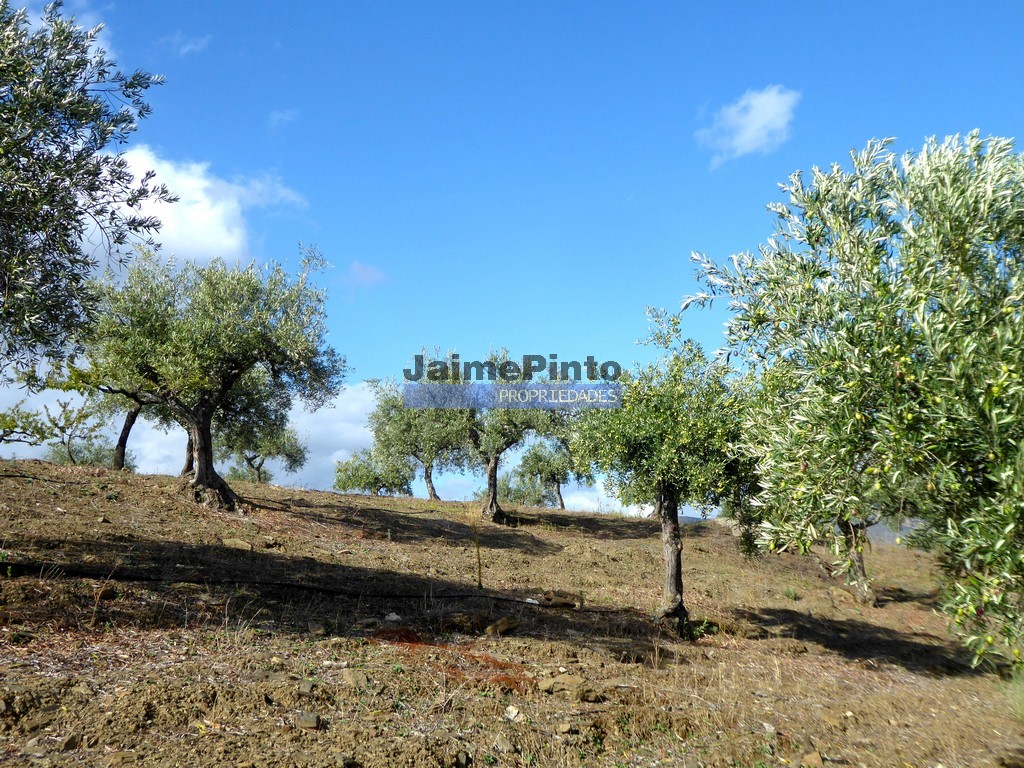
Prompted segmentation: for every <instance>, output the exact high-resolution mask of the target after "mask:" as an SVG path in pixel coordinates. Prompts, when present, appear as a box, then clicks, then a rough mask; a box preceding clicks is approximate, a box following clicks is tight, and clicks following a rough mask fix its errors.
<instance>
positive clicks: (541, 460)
mask: <svg viewBox="0 0 1024 768" xmlns="http://www.w3.org/2000/svg"><path fill="white" fill-rule="evenodd" d="M516 471H517V474H519V475H521V476H522V477H523V478H524V479H525V480H528V481H536V483H537V484H538V485H539V486H540V487H542V488H546V489H548V490H549V491H550V492H553V493H554V501H555V503H557V505H558V508H559V509H565V501H564V500H563V499H562V486H563V485H565V484H566V483H568V482H569V481H570V480H573V479H575V480H576V481H577V482H591V483H592V482H593V477H592V476H591V475H589V474H588V473H587V472H586V471H585V470H582V471H579V470H576V469H575V468H574V466H573V457H572V456H571V455H570V453H569V447H568V445H567V443H563V442H561V441H559V440H558V439H553V440H548V441H539V442H535V443H533V444H532V445H531V446H530V447H529V448H527V449H526V452H525V453H524V454H523V457H522V458H521V459H520V460H519V467H518V468H517V470H516Z"/></svg>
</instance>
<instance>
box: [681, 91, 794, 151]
mask: <svg viewBox="0 0 1024 768" xmlns="http://www.w3.org/2000/svg"><path fill="white" fill-rule="evenodd" d="M799 101H800V92H799V91H791V90H789V89H787V88H784V87H782V86H781V85H770V86H768V87H767V88H765V89H763V90H760V91H747V92H746V93H744V94H743V95H742V96H740V98H739V99H738V100H736V101H735V102H733V103H732V104H726V105H725V106H724V107H722V108H721V109H720V110H718V112H717V113H715V118H714V121H713V122H712V124H711V126H710V127H708V128H702V129H701V130H699V131H697V132H696V133H695V134H694V136H695V137H696V139H697V141H698V142H700V143H701V144H702V145H703V146H706V147H709V148H710V149H712V150H714V152H715V155H714V157H712V159H711V167H712V168H716V167H718V166H719V165H721V164H722V163H724V162H725V161H727V160H733V159H735V158H737V157H742V156H743V155H749V154H751V153H754V152H758V153H761V154H766V153H768V152H773V151H774V150H776V149H778V148H779V147H780V146H782V144H783V143H784V142H785V141H786V139H788V138H789V125H790V123H791V122H792V121H793V113H794V110H795V109H796V105H797V104H798V103H799Z"/></svg>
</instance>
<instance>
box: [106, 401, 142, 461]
mask: <svg viewBox="0 0 1024 768" xmlns="http://www.w3.org/2000/svg"><path fill="white" fill-rule="evenodd" d="M140 413H142V406H141V405H136V406H135V407H134V408H132V409H131V410H130V411H128V413H127V414H126V415H125V417H124V425H123V426H122V427H121V434H120V435H118V438H117V445H115V446H114V461H113V465H114V469H124V461H125V456H126V455H127V453H128V436H129V435H131V433H132V427H134V426H135V421H136V420H137V419H138V418H139V414H140Z"/></svg>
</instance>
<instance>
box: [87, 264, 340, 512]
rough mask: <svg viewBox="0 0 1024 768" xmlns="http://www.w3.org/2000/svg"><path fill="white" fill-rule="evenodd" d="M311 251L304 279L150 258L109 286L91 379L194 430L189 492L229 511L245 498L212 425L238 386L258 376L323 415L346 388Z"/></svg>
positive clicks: (283, 397)
mask: <svg viewBox="0 0 1024 768" xmlns="http://www.w3.org/2000/svg"><path fill="white" fill-rule="evenodd" d="M321 263H322V259H321V257H320V256H319V255H318V254H317V253H316V252H315V251H313V250H307V251H306V253H305V256H304V258H303V260H302V266H301V268H300V271H299V273H298V275H297V276H296V277H294V278H292V277H290V276H289V275H288V273H287V272H286V271H285V270H284V268H283V267H281V266H280V265H272V266H269V267H266V268H262V269H261V268H260V267H257V266H256V265H253V264H250V265H249V266H247V267H238V266H235V267H229V266H228V265H226V264H224V263H223V262H221V261H219V260H215V261H212V262H211V263H210V264H209V265H207V266H199V265H197V264H193V263H188V262H186V263H185V264H183V265H182V266H181V268H180V269H175V267H174V265H173V264H172V263H169V262H164V261H161V260H159V259H158V258H156V257H155V256H154V255H153V254H151V253H148V252H142V253H141V254H140V256H139V257H138V258H137V259H136V260H135V261H134V262H133V264H132V266H131V267H130V268H129V269H128V270H127V273H126V275H125V276H124V278H123V279H122V280H120V281H118V282H113V281H111V282H107V283H105V284H103V285H102V286H101V288H100V294H101V298H102V301H101V310H102V311H101V314H100V316H99V320H98V322H97V326H96V329H95V334H94V335H93V337H92V339H91V341H90V343H89V345H88V348H87V359H88V361H89V363H90V366H89V368H88V369H86V370H84V371H83V372H81V373H80V376H81V377H82V378H83V379H84V380H85V381H87V382H90V383H91V384H92V385H93V386H95V387H96V388H97V389H99V390H100V391H101V392H106V393H110V394H117V395H122V396H124V397H126V398H128V399H129V400H132V401H134V402H136V403H139V404H142V405H156V406H159V407H160V409H162V410H163V411H165V412H166V413H168V414H170V416H171V417H172V418H174V419H175V420H176V421H177V422H178V423H179V424H181V426H182V427H184V428H185V430H186V431H187V432H188V435H189V440H190V443H191V446H192V467H191V472H190V478H189V480H190V486H191V488H192V491H193V492H194V494H195V496H196V498H197V499H198V500H204V501H210V502H212V503H215V504H221V505H224V506H227V507H233V506H234V505H235V502H236V496H235V494H234V492H233V491H232V490H231V488H230V487H228V485H227V483H225V482H224V480H223V478H221V476H220V475H219V474H218V473H217V471H216V469H215V468H214V463H213V459H214V445H213V429H212V426H213V422H214V419H215V417H216V416H217V415H218V413H219V412H221V411H223V410H224V409H225V408H227V407H229V406H230V405H231V404H232V402H235V403H237V396H236V395H234V394H233V389H234V387H235V386H236V385H238V384H239V383H240V382H241V381H242V380H243V379H244V378H245V377H246V376H251V375H252V374H253V372H254V371H257V370H258V371H259V372H260V374H261V376H265V377H266V381H267V382H269V383H270V387H271V392H272V394H273V395H274V397H275V398H278V403H277V406H276V408H277V409H278V410H280V409H281V408H286V406H287V405H288V404H290V403H291V400H292V398H298V399H300V400H302V401H303V402H304V403H306V404H307V406H308V407H312V408H316V407H319V406H321V405H323V404H325V403H326V402H327V401H328V400H330V399H331V398H333V397H334V396H335V395H336V394H337V393H338V392H339V391H340V389H341V381H342V378H343V375H344V372H345V361H344V358H342V357H341V356H339V355H338V354H337V352H335V350H334V349H333V348H331V347H330V346H329V345H328V344H327V341H326V336H327V329H326V326H325V313H324V298H325V297H324V292H323V291H322V290H321V289H318V288H316V287H314V286H313V284H312V283H311V276H312V273H313V271H314V270H315V269H317V268H318V267H319V266H320V265H321Z"/></svg>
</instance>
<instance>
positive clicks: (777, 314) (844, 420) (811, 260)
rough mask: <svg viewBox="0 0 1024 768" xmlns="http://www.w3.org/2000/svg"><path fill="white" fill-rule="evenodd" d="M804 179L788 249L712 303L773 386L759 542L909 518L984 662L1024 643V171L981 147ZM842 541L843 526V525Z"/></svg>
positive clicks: (829, 535)
mask: <svg viewBox="0 0 1024 768" xmlns="http://www.w3.org/2000/svg"><path fill="white" fill-rule="evenodd" d="M888 144H889V142H888V141H872V142H870V143H869V144H868V146H867V148H866V149H864V150H863V151H861V152H856V153H853V154H852V156H851V160H852V162H851V167H850V168H849V169H845V168H842V167H840V166H838V165H835V166H833V167H832V168H830V169H829V170H821V169H817V168H815V169H814V170H813V171H812V173H811V174H810V179H809V180H805V179H804V177H803V175H802V174H799V173H797V174H794V175H793V176H792V177H791V178H790V180H789V183H788V184H787V185H786V186H785V187H784V190H785V191H786V192H787V193H788V196H789V201H788V203H785V204H784V203H778V204H775V205H772V206H770V209H771V210H772V211H774V212H775V214H776V215H777V217H778V224H777V227H776V231H775V234H774V236H773V237H772V238H771V239H769V240H768V241H767V242H766V243H765V244H764V245H762V246H761V247H760V249H759V251H758V252H757V253H756V254H752V253H746V254H740V255H737V256H735V257H733V259H732V262H731V265H729V266H721V265H718V264H716V263H714V262H713V261H712V260H710V259H707V258H706V257H703V256H701V255H699V254H698V255H696V256H695V258H696V259H697V260H698V262H699V265H700V266H699V268H700V274H701V278H702V280H703V282H704V283H705V285H706V286H707V290H706V291H705V292H704V293H703V294H700V295H698V296H696V297H693V299H691V301H696V302H697V303H699V304H703V303H707V302H708V301H711V300H712V299H713V298H714V297H716V296H726V297H728V298H729V300H730V306H731V307H732V309H733V310H734V313H735V314H734V316H733V318H732V319H731V320H730V322H729V325H728V329H727V333H728V337H729V343H730V347H731V349H732V350H733V351H734V352H736V353H739V354H740V355H742V356H743V357H744V359H745V360H746V361H747V362H748V364H749V365H750V367H751V368H752V369H754V370H757V371H760V372H761V373H762V375H763V379H762V382H763V383H762V386H761V388H760V391H759V393H758V396H757V397H756V399H755V402H754V404H753V406H752V407H751V408H750V409H749V411H748V418H747V420H746V425H745V430H744V434H743V444H744V448H745V450H746V452H747V453H748V455H750V456H752V457H755V458H756V460H757V462H758V471H759V473H760V479H761V483H762V492H761V493H760V495H759V498H758V500H759V502H760V503H761V505H762V507H761V509H762V515H763V518H764V522H763V524H762V526H761V531H760V532H761V543H762V545H763V546H765V547H768V548H776V549H782V548H796V549H801V550H806V549H807V548H808V547H809V546H810V544H811V543H812V542H813V541H815V540H817V539H825V540H826V541H828V542H829V543H830V544H831V545H832V547H833V549H834V551H835V552H836V554H837V555H838V556H840V557H841V558H842V559H843V560H845V561H847V562H850V561H851V560H852V559H853V557H854V554H855V551H851V546H850V544H851V543H850V542H849V541H848V540H847V538H846V537H845V536H843V535H842V531H841V526H842V525H843V524H848V523H863V522H865V521H867V520H871V519H894V518H899V517H902V516H913V517H915V518H918V519H920V520H922V521H923V522H924V523H925V526H926V530H927V531H929V532H930V534H932V538H933V539H934V540H936V541H937V542H938V543H939V546H940V553H941V557H942V562H943V565H944V569H945V573H946V585H947V590H946V602H945V607H946V610H947V611H949V613H950V614H951V615H952V616H953V618H954V620H955V622H956V624H957V625H958V626H959V627H960V628H961V630H962V632H963V633H964V635H965V637H966V640H967V642H968V644H969V645H970V646H971V647H972V648H973V649H974V650H975V651H976V658H978V659H980V658H981V657H982V656H984V655H985V653H987V652H988V651H989V650H990V649H991V648H993V647H994V646H995V644H996V642H997V641H998V640H1000V639H1001V640H1002V641H1003V643H1005V645H1006V647H1007V648H1012V649H1013V653H1014V654H1017V656H1018V657H1019V654H1020V652H1021V650H1020V648H1021V642H1022V633H1024V586H1022V585H1024V517H1022V513H1024V378H1022V377H1024V316H1022V315H1024V307H1022V301H1024V276H1022V275H1024V273H1022V267H1024V263H1022V258H1024V257H1022V254H1024V158H1022V157H1021V155H1019V154H1017V153H1016V152H1015V151H1014V148H1013V144H1012V142H1010V141H1008V140H1005V139H998V138H994V139H988V140H983V139H982V138H981V137H980V135H979V134H978V133H977V132H975V133H972V134H970V135H969V136H966V137H960V136H955V137H950V138H947V139H946V140H944V141H939V140H937V139H930V140H928V141H927V142H926V143H925V145H924V147H923V149H922V150H921V151H919V152H909V153H907V154H905V155H904V156H903V157H897V156H896V155H895V154H894V153H892V152H891V151H889V150H888ZM837 524H839V525H838V526H837Z"/></svg>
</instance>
